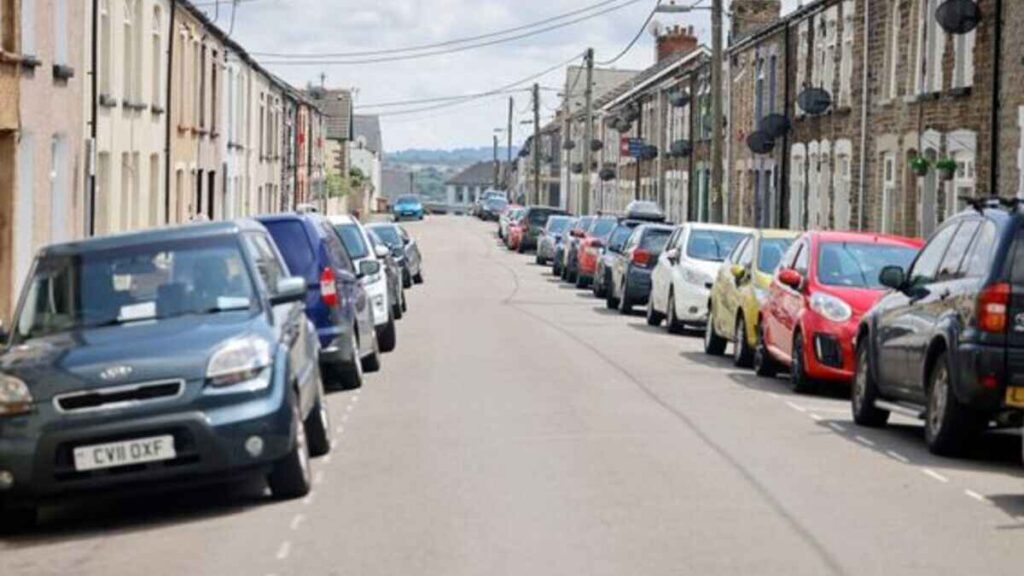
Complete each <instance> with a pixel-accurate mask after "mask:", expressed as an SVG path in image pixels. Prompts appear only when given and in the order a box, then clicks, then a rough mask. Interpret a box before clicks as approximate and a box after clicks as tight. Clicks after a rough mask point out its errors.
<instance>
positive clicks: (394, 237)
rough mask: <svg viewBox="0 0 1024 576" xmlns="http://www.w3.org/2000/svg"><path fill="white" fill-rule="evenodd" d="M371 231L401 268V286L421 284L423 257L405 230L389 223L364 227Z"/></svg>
mask: <svg viewBox="0 0 1024 576" xmlns="http://www.w3.org/2000/svg"><path fill="white" fill-rule="evenodd" d="M366 228H367V230H372V231H373V232H374V233H375V234H377V237H378V238H380V239H381V241H382V242H384V243H385V244H387V246H388V248H391V255H392V256H394V257H395V260H397V261H398V263H399V264H400V265H401V266H402V270H403V273H402V286H404V287H405V288H409V287H411V286H412V285H413V284H414V283H415V284H422V283H423V257H422V256H421V255H420V248H419V246H418V245H417V244H416V240H414V239H413V237H412V236H410V235H409V233H408V232H406V230H405V228H403V227H401V226H399V225H398V224H392V223H389V222H378V223H374V224H369V225H367V226H366Z"/></svg>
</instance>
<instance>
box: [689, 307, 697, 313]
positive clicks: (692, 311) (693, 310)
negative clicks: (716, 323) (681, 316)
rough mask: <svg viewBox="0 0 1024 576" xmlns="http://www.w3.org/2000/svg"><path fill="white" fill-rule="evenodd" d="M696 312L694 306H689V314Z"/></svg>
mask: <svg viewBox="0 0 1024 576" xmlns="http://www.w3.org/2000/svg"><path fill="white" fill-rule="evenodd" d="M697 312H698V310H697V307H696V306H690V314H696V313H697Z"/></svg>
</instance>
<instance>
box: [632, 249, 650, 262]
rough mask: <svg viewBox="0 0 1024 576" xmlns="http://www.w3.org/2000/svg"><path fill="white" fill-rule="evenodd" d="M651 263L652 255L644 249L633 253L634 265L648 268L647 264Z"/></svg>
mask: <svg viewBox="0 0 1024 576" xmlns="http://www.w3.org/2000/svg"><path fill="white" fill-rule="evenodd" d="M650 261H651V253H650V252H648V251H647V250H644V249H643V248H638V249H637V250H634V251H633V263H634V264H637V265H639V266H647V263H648V262H650Z"/></svg>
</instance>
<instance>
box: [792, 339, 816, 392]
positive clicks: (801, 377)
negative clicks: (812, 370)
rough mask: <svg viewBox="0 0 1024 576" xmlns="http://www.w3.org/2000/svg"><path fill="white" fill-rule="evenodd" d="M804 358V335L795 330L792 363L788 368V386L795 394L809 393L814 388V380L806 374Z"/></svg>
mask: <svg viewBox="0 0 1024 576" xmlns="http://www.w3.org/2000/svg"><path fill="white" fill-rule="evenodd" d="M804 360H805V358H804V335H803V334H801V333H800V331H799V330H797V332H796V334H795V335H794V336H793V365H792V366H790V368H789V383H790V387H791V388H792V389H793V392H796V393H797V394H809V393H811V392H813V391H814V388H815V386H814V381H813V380H811V377H810V376H808V375H807V368H806V367H805V366H804Z"/></svg>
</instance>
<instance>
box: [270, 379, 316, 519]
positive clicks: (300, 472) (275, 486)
mask: <svg viewBox="0 0 1024 576" xmlns="http://www.w3.org/2000/svg"><path fill="white" fill-rule="evenodd" d="M292 421H293V426H294V427H295V430H294V434H295V445H294V446H292V449H291V451H290V452H289V453H288V455H286V456H285V457H284V458H282V459H280V460H278V461H277V463H275V464H274V469H273V470H271V472H270V475H269V476H268V477H267V484H269V485H270V493H271V494H272V495H273V496H274V498H277V499H278V500H286V499H290V498H302V497H303V496H305V495H306V494H309V489H310V485H311V484H310V480H309V476H310V474H309V447H308V445H307V439H306V427H305V426H304V425H303V424H302V419H301V416H300V415H299V405H298V400H297V399H295V400H294V401H293V402H292Z"/></svg>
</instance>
